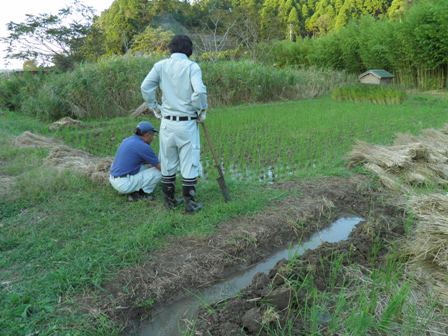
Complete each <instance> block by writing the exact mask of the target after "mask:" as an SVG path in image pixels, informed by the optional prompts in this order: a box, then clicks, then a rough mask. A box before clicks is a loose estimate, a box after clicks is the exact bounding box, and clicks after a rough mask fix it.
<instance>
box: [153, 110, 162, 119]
mask: <svg viewBox="0 0 448 336" xmlns="http://www.w3.org/2000/svg"><path fill="white" fill-rule="evenodd" d="M152 113H153V114H154V117H156V118H157V119H159V120H160V119H162V112H160V110H159V108H157V107H156V108H155V109H153V110H152Z"/></svg>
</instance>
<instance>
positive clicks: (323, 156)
mask: <svg viewBox="0 0 448 336" xmlns="http://www.w3.org/2000/svg"><path fill="white" fill-rule="evenodd" d="M447 103H448V99H447V98H446V97H445V96H432V95H430V94H426V95H425V94H416V95H411V96H410V97H408V99H406V100H405V101H404V102H403V103H402V104H397V105H384V104H379V105H378V104H372V103H370V102H366V103H357V102H347V101H334V100H332V99H331V98H330V97H323V98H320V99H309V100H301V101H288V102H284V103H272V104H263V105H248V106H236V107H228V108H219V109H214V110H211V111H209V113H208V117H207V118H208V119H207V122H206V124H207V127H208V129H209V132H210V133H211V136H212V140H213V142H214V146H215V147H216V150H217V152H218V153H219V156H220V158H221V165H222V166H223V168H224V170H225V172H226V174H227V175H228V178H229V179H233V180H237V181H238V180H244V181H259V182H266V181H267V182H274V181H278V180H282V179H287V178H289V177H297V176H319V175H328V174H330V175H333V174H344V173H345V172H346V170H345V168H344V155H345V154H346V153H347V152H348V151H349V150H350V149H351V146H353V144H354V141H355V140H362V141H365V142H369V143H376V144H388V143H390V142H391V141H392V139H393V136H394V135H395V134H397V133H411V134H415V133H416V132H418V131H419V130H421V129H424V128H428V127H435V128H437V127H441V126H442V125H443V124H444V123H446V122H447V121H448V119H447V113H448V110H447V107H446V106H447ZM139 120H140V119H139ZM151 121H152V122H153V123H154V124H155V125H156V127H158V126H159V122H158V121H157V120H151ZM136 122H137V120H136V119H133V118H127V117H126V118H122V117H120V118H114V119H110V120H104V121H91V122H89V121H87V122H86V123H85V126H84V127H82V128H63V129H61V130H58V131H55V132H50V131H48V129H47V127H45V126H44V125H42V124H40V125H39V126H37V125H36V126H37V128H36V132H37V133H40V134H43V135H49V136H53V137H57V138H60V139H62V140H63V141H64V142H65V143H66V144H67V145H70V146H73V147H76V148H79V149H83V150H86V151H87V152H89V153H91V154H93V155H97V156H112V155H114V153H115V150H116V148H117V147H118V145H119V143H120V141H121V140H122V139H123V138H124V137H126V136H128V135H129V134H131V133H132V132H133V128H134V127H135V125H136ZM3 129H5V130H7V131H10V132H13V133H16V134H17V133H18V132H19V131H20V130H25V129H26V127H23V126H21V125H20V123H19V125H16V123H15V122H11V123H8V122H6V123H5V124H4V126H3ZM201 141H202V164H203V168H204V175H205V177H213V176H215V170H214V167H213V162H212V158H211V154H210V150H209V148H208V145H207V143H206V142H205V138H204V137H202V140H201ZM153 148H155V149H157V148H158V140H157V138H156V140H155V142H154V143H153Z"/></svg>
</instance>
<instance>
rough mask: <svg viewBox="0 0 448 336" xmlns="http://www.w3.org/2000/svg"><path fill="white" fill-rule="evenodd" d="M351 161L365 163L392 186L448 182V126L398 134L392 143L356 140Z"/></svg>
mask: <svg viewBox="0 0 448 336" xmlns="http://www.w3.org/2000/svg"><path fill="white" fill-rule="evenodd" d="M348 165H349V166H355V165H363V166H364V167H365V168H366V169H368V170H369V171H372V172H373V173H375V174H376V175H378V177H379V179H380V181H381V182H382V183H383V185H384V186H386V187H387V188H389V189H391V190H396V191H401V192H405V193H407V192H409V190H410V189H409V186H413V185H428V184H436V185H442V186H443V185H447V184H448V126H445V127H444V128H442V129H441V130H434V129H427V130H424V131H423V132H422V134H421V135H419V136H413V135H408V134H401V135H398V136H397V137H396V139H395V142H394V144H393V145H392V146H378V145H370V144H367V143H365V142H360V141H359V142H357V143H356V144H355V146H354V148H353V150H352V151H351V152H350V154H349V155H348Z"/></svg>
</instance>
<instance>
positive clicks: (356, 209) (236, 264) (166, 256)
mask: <svg viewBox="0 0 448 336" xmlns="http://www.w3.org/2000/svg"><path fill="white" fill-rule="evenodd" d="M269 188H280V189H282V190H285V191H286V192H290V195H291V196H289V197H286V198H285V199H282V200H277V201H273V202H272V204H271V205H270V206H269V207H268V208H267V209H265V210H264V211H262V212H260V213H257V214H255V215H250V216H244V217H240V218H236V219H232V220H229V221H228V222H224V223H222V224H220V226H219V228H217V230H216V232H215V233H213V234H212V235H209V236H205V237H204V236H202V237H197V236H196V237H182V238H173V239H171V240H170V241H169V243H168V244H167V245H166V246H165V247H164V248H162V249H161V250H159V251H158V252H156V253H154V254H151V255H148V261H147V262H145V263H144V264H141V265H139V266H136V267H132V268H129V269H125V270H122V271H121V272H120V273H119V274H117V276H116V277H115V278H114V279H113V280H112V281H110V282H109V283H107V284H105V285H104V289H105V291H104V294H103V295H102V297H101V298H100V299H99V300H98V299H95V302H94V301H93V299H92V298H89V297H84V298H83V300H82V302H84V303H83V305H84V306H85V308H86V309H88V310H89V311H90V312H92V313H99V312H101V313H107V314H108V315H109V316H110V317H112V319H113V320H115V321H116V322H118V323H119V324H121V325H123V326H124V328H125V329H124V332H125V333H126V332H129V331H131V330H132V329H134V328H135V327H136V326H137V325H138V323H139V321H140V320H144V319H148V318H150V316H151V312H152V311H154V310H155V309H157V308H158V307H160V306H161V305H163V304H166V303H169V302H172V301H174V300H176V299H178V298H180V297H182V296H184V295H186V294H187V293H188V292H189V291H191V290H194V289H199V288H204V287H208V286H210V285H212V284H214V283H216V282H219V281H220V280H222V279H225V278H227V277H229V275H231V274H232V273H233V272H235V270H240V269H242V268H245V267H249V266H250V265H251V264H254V263H256V262H258V261H260V260H262V259H264V258H265V257H267V256H269V255H271V254H272V253H273V252H275V251H277V250H278V249H280V248H284V247H286V246H288V244H289V243H295V242H297V241H298V240H305V239H307V238H308V237H309V236H311V235H312V234H313V233H314V232H316V231H318V230H321V229H322V228H324V227H326V226H328V225H329V224H331V223H332V222H333V221H334V220H335V219H336V218H338V217H341V216H344V215H356V216H360V217H363V218H367V217H368V216H369V213H370V212H371V211H374V212H375V215H376V216H385V217H388V218H389V217H394V218H396V217H400V216H402V213H401V212H400V211H399V210H397V208H396V207H395V206H393V205H391V203H390V202H385V201H384V200H383V196H384V194H383V193H381V191H377V190H375V189H374V188H373V187H372V185H371V183H370V182H369V179H368V178H366V177H363V176H353V177H350V178H337V177H327V178H321V179H319V180H314V181H307V182H288V183H284V184H279V185H275V186H273V187H266V192H269ZM372 209H373V210H372ZM363 227H364V226H363ZM359 230H361V231H359ZM359 230H357V232H358V231H359V238H358V239H357V240H356V241H357V242H359V243H356V245H355V246H356V248H357V249H358V250H359V253H358V258H361V259H362V258H364V259H365V258H367V257H366V256H365V254H366V253H367V252H366V248H368V247H367V246H368V245H366V244H367V242H366V240H369V239H372V238H371V236H368V237H364V236H362V235H361V232H362V230H363V229H359ZM352 243H353V242H352ZM352 243H342V244H341V245H340V246H341V247H340V248H345V249H349V248H352V246H354V245H352ZM344 244H345V245H344ZM347 244H349V245H347ZM325 249H327V250H328V251H332V249H334V247H323V248H322V249H319V251H321V250H322V251H325ZM313 253H315V252H312V253H309V254H308V257H307V258H308V259H310V258H311V259H310V260H312V255H313ZM316 253H317V252H316ZM316 267H317V266H316ZM319 272H322V273H324V272H325V268H322V269H320V268H319ZM273 277H275V274H274V275H272V274H271V278H264V279H261V280H260V279H259V280H258V281H259V282H260V281H261V283H258V284H255V287H256V289H255V290H253V292H252V293H250V291H251V290H249V294H248V295H249V296H251V295H252V296H257V297H258V296H259V294H260V290H261V291H262V292H263V290H264V291H265V292H264V293H265V294H267V292H266V289H263V288H265V287H266V286H268V285H269V284H270V283H271V281H272V280H273ZM317 278H320V277H317ZM324 278H325V277H323V279H324ZM276 281H277V282H278V283H279V285H280V282H281V281H278V280H276ZM321 285H322V286H325V284H324V283H322V284H321ZM279 288H280V287H279ZM276 294H278V296H279V297H280V298H278V300H279V301H280V305H281V304H282V303H281V301H282V297H284V295H285V293H284V292H282V291H281V290H280V292H279V293H276ZM249 296H248V297H249ZM274 300H275V298H274ZM240 303H241V302H239V301H236V303H235V305H234V304H230V305H228V306H229V307H234V308H235V309H233V308H232V309H230V310H223V313H222V315H214V316H213V317H211V316H210V317H206V316H201V319H202V321H203V324H202V326H203V327H204V328H206V329H207V330H209V329H210V328H211V330H216V334H215V333H212V334H213V335H221V334H220V333H219V331H218V330H222V328H224V329H227V330H229V328H227V327H229V325H228V323H233V324H234V326H236V327H239V326H241V325H242V317H243V316H244V315H245V314H246V313H247V312H248V310H251V309H252V308H256V303H255V302H253V303H250V301H249V303H248V302H247V300H246V301H245V303H244V304H241V305H240ZM236 306H238V307H239V306H241V308H238V309H237V308H236ZM253 312H254V313H256V311H253ZM246 317H247V316H246ZM215 328H216V329H215ZM230 329H232V328H230Z"/></svg>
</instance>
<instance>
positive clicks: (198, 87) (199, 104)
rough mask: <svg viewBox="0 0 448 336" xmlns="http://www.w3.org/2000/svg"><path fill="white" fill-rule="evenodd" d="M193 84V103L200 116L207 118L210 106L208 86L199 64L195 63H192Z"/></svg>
mask: <svg viewBox="0 0 448 336" xmlns="http://www.w3.org/2000/svg"><path fill="white" fill-rule="evenodd" d="M190 77H191V86H192V88H193V94H192V95H191V103H192V105H193V107H194V108H195V109H196V110H197V111H198V115H199V118H200V119H202V120H204V119H205V110H206V109H207V108H208V104H207V88H206V86H205V85H204V82H203V81H202V72H201V68H200V67H199V65H197V64H196V63H193V64H192V65H191V76H190Z"/></svg>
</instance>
